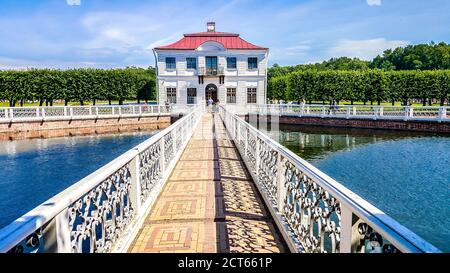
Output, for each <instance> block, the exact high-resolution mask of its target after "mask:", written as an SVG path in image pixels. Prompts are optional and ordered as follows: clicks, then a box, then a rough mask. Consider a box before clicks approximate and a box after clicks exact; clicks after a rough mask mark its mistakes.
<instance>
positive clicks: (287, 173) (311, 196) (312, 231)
mask: <svg viewBox="0 0 450 273" xmlns="http://www.w3.org/2000/svg"><path fill="white" fill-rule="evenodd" d="M283 167H284V168H285V170H284V179H285V189H286V195H285V198H284V210H283V212H284V216H285V218H286V220H287V222H288V225H289V226H290V228H291V229H292V231H293V232H294V234H295V235H296V237H297V239H298V240H299V241H300V243H301V245H302V247H303V249H304V251H305V252H322V253H323V252H339V242H340V232H341V205H340V202H339V201H338V200H337V199H336V198H334V197H333V196H331V195H330V194H329V193H328V192H327V191H326V190H324V189H323V188H322V187H321V186H319V185H318V184H317V183H316V182H314V180H313V179H312V178H310V177H308V175H307V174H305V173H304V172H302V171H301V170H299V169H298V168H297V167H296V166H295V165H294V164H292V163H291V162H289V161H286V162H283Z"/></svg>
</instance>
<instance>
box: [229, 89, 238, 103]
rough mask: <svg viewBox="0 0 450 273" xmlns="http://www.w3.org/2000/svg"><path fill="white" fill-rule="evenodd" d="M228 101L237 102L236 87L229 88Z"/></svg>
mask: <svg viewBox="0 0 450 273" xmlns="http://www.w3.org/2000/svg"><path fill="white" fill-rule="evenodd" d="M227 103H236V88H227Z"/></svg>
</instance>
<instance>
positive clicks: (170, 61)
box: [166, 57, 177, 69]
mask: <svg viewBox="0 0 450 273" xmlns="http://www.w3.org/2000/svg"><path fill="white" fill-rule="evenodd" d="M176 68H177V63H176V61H175V57H166V69H176Z"/></svg>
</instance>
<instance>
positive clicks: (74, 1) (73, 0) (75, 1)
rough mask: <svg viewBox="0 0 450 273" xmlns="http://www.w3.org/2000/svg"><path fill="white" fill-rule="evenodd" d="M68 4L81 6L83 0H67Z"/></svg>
mask: <svg viewBox="0 0 450 273" xmlns="http://www.w3.org/2000/svg"><path fill="white" fill-rule="evenodd" d="M66 2H67V5H69V6H80V5H81V0H66Z"/></svg>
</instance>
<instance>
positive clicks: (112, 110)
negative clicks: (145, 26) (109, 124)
mask: <svg viewBox="0 0 450 273" xmlns="http://www.w3.org/2000/svg"><path fill="white" fill-rule="evenodd" d="M111 115H114V106H111Z"/></svg>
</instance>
